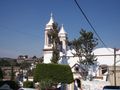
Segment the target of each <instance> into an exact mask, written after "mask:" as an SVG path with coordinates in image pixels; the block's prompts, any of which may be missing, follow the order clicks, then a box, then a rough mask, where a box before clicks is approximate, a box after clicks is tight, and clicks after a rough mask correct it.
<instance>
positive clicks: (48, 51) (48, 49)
mask: <svg viewBox="0 0 120 90" xmlns="http://www.w3.org/2000/svg"><path fill="white" fill-rule="evenodd" d="M53 23H54V19H53V15H52V14H51V17H50V20H49V22H48V23H47V24H46V27H45V31H44V32H45V40H44V49H43V52H44V63H50V62H51V61H50V60H51V58H52V53H53V51H52V48H53V44H52V42H51V36H50V35H49V34H48V33H49V31H51V30H53Z"/></svg>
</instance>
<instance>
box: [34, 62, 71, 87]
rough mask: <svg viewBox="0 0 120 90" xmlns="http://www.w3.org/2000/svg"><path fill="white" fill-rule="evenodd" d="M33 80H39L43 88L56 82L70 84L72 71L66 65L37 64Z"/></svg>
mask: <svg viewBox="0 0 120 90" xmlns="http://www.w3.org/2000/svg"><path fill="white" fill-rule="evenodd" d="M34 81H35V82H40V84H41V87H43V88H45V87H47V88H48V87H51V86H54V85H55V86H56V85H57V84H58V83H62V84H66V83H67V84H70V83H71V82H73V73H72V71H71V68H70V67H69V66H68V65H60V64H37V66H36V68H35V71H34Z"/></svg>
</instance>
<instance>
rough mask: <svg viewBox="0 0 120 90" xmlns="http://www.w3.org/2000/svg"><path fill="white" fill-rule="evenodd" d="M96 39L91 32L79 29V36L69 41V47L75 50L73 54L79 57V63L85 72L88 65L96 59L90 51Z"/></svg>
mask: <svg viewBox="0 0 120 90" xmlns="http://www.w3.org/2000/svg"><path fill="white" fill-rule="evenodd" d="M97 41H98V39H97V38H95V37H94V35H93V33H92V32H87V31H86V30H83V29H81V31H80V37H79V38H77V39H74V40H73V41H71V42H70V45H71V48H73V49H74V50H75V51H76V53H73V55H74V56H77V57H79V63H80V64H82V66H83V68H85V70H86V72H88V70H89V66H90V65H93V64H95V61H96V60H97V59H96V57H95V55H94V53H92V51H93V49H94V48H95V47H96V46H97V44H98V42H97ZM86 75H87V74H86ZM83 77H86V76H83Z"/></svg>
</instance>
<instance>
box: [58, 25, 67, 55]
mask: <svg viewBox="0 0 120 90" xmlns="http://www.w3.org/2000/svg"><path fill="white" fill-rule="evenodd" d="M58 36H59V38H60V41H61V44H62V47H61V49H62V52H63V54H66V51H67V43H66V41H67V33H66V32H65V30H64V27H63V24H62V27H61V29H60V32H59V33H58Z"/></svg>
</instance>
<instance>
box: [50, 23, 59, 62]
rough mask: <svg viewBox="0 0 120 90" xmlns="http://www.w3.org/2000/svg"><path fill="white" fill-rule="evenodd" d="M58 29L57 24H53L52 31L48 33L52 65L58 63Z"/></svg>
mask: <svg viewBox="0 0 120 90" xmlns="http://www.w3.org/2000/svg"><path fill="white" fill-rule="evenodd" d="M59 30H60V28H59V27H58V24H57V23H53V30H50V31H49V32H48V35H49V37H51V39H50V40H51V41H50V42H51V43H52V44H53V56H52V59H51V62H52V63H58V60H59V45H60V39H59V37H58V32H59Z"/></svg>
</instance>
